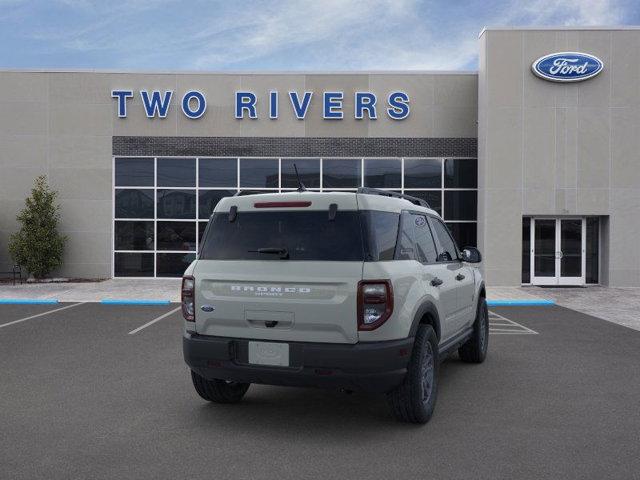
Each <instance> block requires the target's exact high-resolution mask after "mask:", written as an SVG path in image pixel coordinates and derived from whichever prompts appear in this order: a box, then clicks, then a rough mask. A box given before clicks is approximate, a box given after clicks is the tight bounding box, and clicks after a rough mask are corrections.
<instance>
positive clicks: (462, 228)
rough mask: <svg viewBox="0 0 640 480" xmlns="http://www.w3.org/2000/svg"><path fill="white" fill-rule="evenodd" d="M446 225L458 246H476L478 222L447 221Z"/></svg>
mask: <svg viewBox="0 0 640 480" xmlns="http://www.w3.org/2000/svg"><path fill="white" fill-rule="evenodd" d="M447 227H448V228H449V230H450V231H451V235H453V238H454V239H455V241H456V243H457V244H458V247H459V248H461V249H462V248H464V247H477V246H478V224H477V223H475V222H459V223H458V222H447Z"/></svg>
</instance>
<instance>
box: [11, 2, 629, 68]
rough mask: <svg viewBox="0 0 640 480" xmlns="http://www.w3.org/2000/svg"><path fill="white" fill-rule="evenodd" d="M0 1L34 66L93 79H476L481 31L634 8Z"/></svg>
mask: <svg viewBox="0 0 640 480" xmlns="http://www.w3.org/2000/svg"><path fill="white" fill-rule="evenodd" d="M8 2H13V3H14V4H16V5H18V4H20V9H23V10H21V11H22V12H23V13H22V19H23V21H24V22H27V23H28V26H27V28H25V26H24V25H20V28H16V29H15V32H14V33H13V35H14V36H15V38H16V42H19V41H22V42H21V43H23V44H29V43H30V42H32V43H33V44H34V45H35V46H34V47H32V48H34V49H36V50H34V52H32V53H33V55H34V57H35V58H39V57H38V55H39V56H40V57H43V58H51V56H54V55H57V57H56V58H64V59H65V61H69V62H71V61H73V60H71V59H77V60H75V61H79V62H80V63H81V64H82V65H90V66H91V67H93V68H130V69H163V70H164V69H166V70H177V69H196V70H244V69H250V70H359V69H367V70H458V69H464V68H475V64H476V61H477V60H476V59H477V48H478V46H477V35H478V33H479V32H480V30H481V29H482V27H484V26H485V25H488V26H503V25H505V26H524V25H615V24H620V23H624V22H625V20H626V21H629V18H630V17H629V12H630V11H632V9H633V3H625V2H632V0H564V1H560V0H529V1H527V2H526V3H524V2H521V1H516V0H485V1H484V2H475V1H471V0H469V1H457V2H451V1H445V0H439V1H436V0H321V1H318V0H271V1H270V0H254V1H250V0H235V1H233V2H229V1H224V0H216V1H205V0H192V1H189V2H179V1H177V0H130V1H126V2H125V1H123V0H111V1H109V2H104V1H97V0H56V2H45V3H44V4H42V5H45V6H46V7H45V6H42V5H41V6H40V8H39V9H38V8H36V7H34V6H32V4H31V3H29V2H26V3H25V2H21V1H19V0H15V1H14V0H0V5H6V4H8ZM25 9H30V10H29V11H27V10H25ZM6 10H8V9H6ZM14 10H16V11H18V10H19V9H18V8H15V9H14ZM636 20H637V19H636ZM11 23H16V22H8V23H7V24H6V25H3V24H0V29H3V30H4V31H5V32H8V31H11V28H12V27H13V25H11ZM3 27H8V28H3ZM6 35H7V33H5V36H6ZM23 40H26V42H25V41H23ZM21 47H22V45H21ZM4 48H5V49H6V50H7V53H8V54H10V53H11V51H10V50H9V48H8V47H6V46H5V47H4ZM37 49H39V50H37ZM0 53H2V50H0ZM26 53H29V52H26ZM5 56H10V55H5ZM67 59H69V60H67ZM29 66H40V65H29ZM68 66H73V65H68Z"/></svg>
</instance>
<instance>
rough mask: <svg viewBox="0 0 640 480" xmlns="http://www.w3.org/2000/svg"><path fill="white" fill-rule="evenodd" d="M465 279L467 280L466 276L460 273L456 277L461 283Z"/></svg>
mask: <svg viewBox="0 0 640 480" xmlns="http://www.w3.org/2000/svg"><path fill="white" fill-rule="evenodd" d="M464 279H465V276H464V275H463V274H461V273H459V274H458V275H456V280H458V281H459V282H461V281H462V280H464Z"/></svg>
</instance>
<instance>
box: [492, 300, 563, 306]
mask: <svg viewBox="0 0 640 480" xmlns="http://www.w3.org/2000/svg"><path fill="white" fill-rule="evenodd" d="M555 304H556V301H555V300H487V306H489V307H545V306H550V305H555Z"/></svg>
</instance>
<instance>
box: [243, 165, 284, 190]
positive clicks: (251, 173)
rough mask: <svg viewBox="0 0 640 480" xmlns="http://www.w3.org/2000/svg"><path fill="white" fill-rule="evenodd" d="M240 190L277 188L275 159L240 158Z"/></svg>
mask: <svg viewBox="0 0 640 480" xmlns="http://www.w3.org/2000/svg"><path fill="white" fill-rule="evenodd" d="M240 187H241V188H278V159H277V158H241V159H240Z"/></svg>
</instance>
